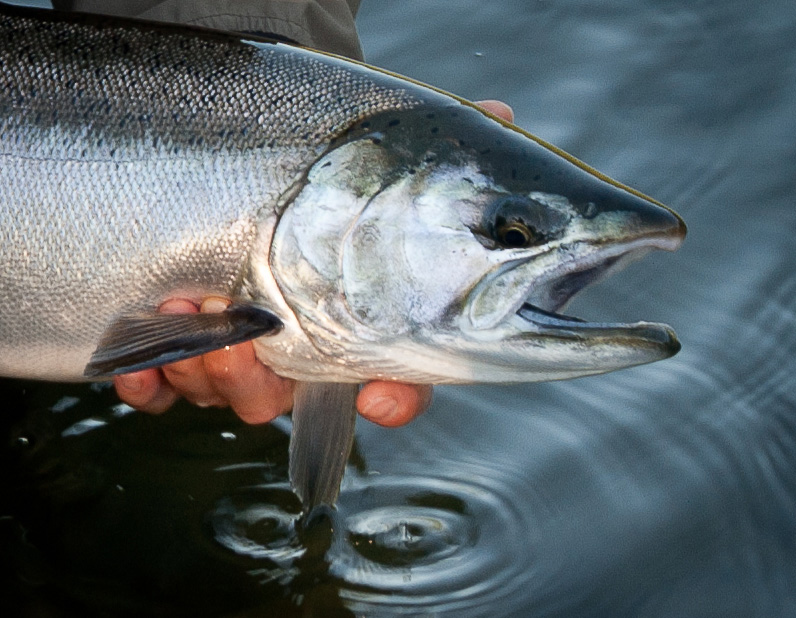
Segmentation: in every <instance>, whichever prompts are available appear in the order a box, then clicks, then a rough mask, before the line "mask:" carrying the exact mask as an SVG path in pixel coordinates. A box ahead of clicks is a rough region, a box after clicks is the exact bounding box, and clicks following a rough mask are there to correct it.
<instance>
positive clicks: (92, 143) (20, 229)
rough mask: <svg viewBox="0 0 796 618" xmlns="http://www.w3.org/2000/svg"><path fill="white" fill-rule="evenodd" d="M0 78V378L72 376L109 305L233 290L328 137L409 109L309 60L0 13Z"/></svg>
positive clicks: (165, 32) (147, 304)
mask: <svg viewBox="0 0 796 618" xmlns="http://www.w3.org/2000/svg"><path fill="white" fill-rule="evenodd" d="M5 10H6V9H4V11H5ZM0 66H2V71H0V160H1V161H2V165H0V186H2V187H3V190H2V202H1V203H0V247H1V249H0V250H2V255H3V259H4V264H5V268H4V269H2V273H1V274H0V289H2V290H3V293H4V296H5V299H4V300H5V301H6V303H9V302H13V304H14V306H15V310H14V311H12V312H9V311H6V312H3V313H2V315H0V333H1V334H2V337H1V338H0V341H1V343H0V373H2V374H4V375H27V374H34V375H38V376H40V377H44V378H50V379H80V377H81V373H80V372H81V371H82V368H83V367H84V366H85V365H86V362H87V361H88V359H89V357H90V355H91V352H92V351H93V349H94V347H95V346H96V343H97V341H98V339H99V337H100V335H101V334H102V332H103V330H104V329H105V328H106V327H107V325H108V322H109V320H110V319H111V318H112V316H113V315H115V314H116V313H118V312H119V311H121V310H122V309H124V310H125V311H136V310H149V309H152V308H153V307H154V306H157V304H159V303H160V302H162V301H164V300H166V299H167V298H169V297H173V296H181V297H188V298H192V299H195V300H200V299H201V298H202V297H204V296H207V295H211V294H217V295H221V296H235V295H236V294H238V293H239V291H240V290H239V288H240V285H241V279H242V276H243V273H244V270H245V268H246V265H247V262H248V259H249V257H250V252H251V248H252V246H253V243H254V241H255V238H256V236H257V234H258V233H263V230H262V227H263V226H262V225H261V224H262V222H263V221H266V220H267V219H268V218H269V217H272V216H273V214H274V209H275V208H276V204H277V202H278V200H279V198H280V196H281V195H282V194H283V193H284V192H285V191H286V190H287V189H288V188H289V187H290V186H291V185H292V184H293V183H295V182H296V181H298V180H299V179H300V178H301V177H302V175H303V174H304V173H305V171H306V169H307V167H308V166H309V165H310V164H311V163H312V161H313V160H315V159H317V157H318V156H319V155H320V154H321V153H322V152H323V151H324V150H325V149H326V147H327V145H328V143H329V140H330V139H331V138H332V137H333V136H334V135H336V134H338V133H340V132H341V131H343V130H344V129H345V128H347V127H349V126H350V125H351V124H352V123H354V122H356V121H357V120H358V119H360V118H363V117H366V116H368V115H371V114H374V113H377V112H379V111H382V110H389V109H402V108H408V107H411V106H412V105H413V104H414V99H413V98H412V96H410V95H409V94H408V93H407V92H405V91H403V90H401V89H396V88H391V87H389V86H385V85H384V84H379V83H376V82H377V81H378V79H376V80H374V79H373V75H377V74H375V72H369V71H368V70H366V69H363V70H361V71H356V72H352V71H350V70H347V69H346V68H344V67H343V66H341V64H340V62H339V61H338V60H337V59H335V58H332V57H327V56H325V55H322V54H317V53H313V52H311V51H308V50H302V49H298V48H293V47H289V46H285V45H278V44H270V43H253V42H247V41H241V40H238V39H236V38H233V37H226V36H223V35H216V34H210V33H204V34H203V33H200V32H195V31H191V30H185V31H180V30H178V29H175V28H168V27H162V28H161V27H153V26H151V25H144V24H142V25H137V24H135V23H132V22H122V23H121V24H119V23H117V22H108V21H105V20H103V19H101V18H97V19H92V18H82V19H74V20H63V19H46V18H44V19H42V18H41V16H38V17H36V18H35V19H33V18H28V17H26V16H24V15H23V16H19V15H16V14H14V13H13V12H11V14H6V15H2V16H0ZM31 213H35V216H31ZM266 233H267V231H266ZM20 345H25V346H26V349H27V350H29V351H30V354H27V355H26V357H27V358H30V359H31V362H32V363H33V366H27V365H26V364H25V363H24V362H21V360H20V359H19V358H14V356H15V350H18V349H19V347H20ZM12 359H13V360H12Z"/></svg>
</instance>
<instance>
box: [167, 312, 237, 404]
mask: <svg viewBox="0 0 796 618" xmlns="http://www.w3.org/2000/svg"><path fill="white" fill-rule="evenodd" d="M159 311H160V312H161V313H197V312H198V311H199V309H198V308H197V307H196V305H194V304H193V303H191V302H189V301H187V300H182V299H175V300H169V301H167V302H165V303H163V305H161V307H160V309H159ZM163 376H164V377H165V379H166V380H167V381H168V383H169V384H171V386H172V388H173V389H174V390H175V391H176V392H177V393H179V394H180V395H182V396H183V397H185V398H186V399H187V400H188V401H190V402H191V403H193V404H196V405H198V406H202V407H207V406H224V405H226V401H225V400H224V399H223V398H221V397H219V395H218V393H216V391H215V389H214V388H213V385H212V384H211V382H210V380H208V379H207V373H206V372H205V366H204V362H203V361H202V357H201V356H196V357H194V358H188V359H185V360H182V361H179V362H176V363H171V364H170V365H165V366H164V367H163Z"/></svg>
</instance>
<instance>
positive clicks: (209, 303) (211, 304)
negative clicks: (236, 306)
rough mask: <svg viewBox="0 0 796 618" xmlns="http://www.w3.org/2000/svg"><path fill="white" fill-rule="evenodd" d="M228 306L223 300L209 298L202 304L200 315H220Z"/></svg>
mask: <svg viewBox="0 0 796 618" xmlns="http://www.w3.org/2000/svg"><path fill="white" fill-rule="evenodd" d="M228 306H229V303H228V302H227V301H226V300H224V299H223V298H218V297H215V296H214V297H211V298H207V299H205V301H204V302H203V303H202V313H221V312H222V311H224V310H225V309H226V308H227V307H228Z"/></svg>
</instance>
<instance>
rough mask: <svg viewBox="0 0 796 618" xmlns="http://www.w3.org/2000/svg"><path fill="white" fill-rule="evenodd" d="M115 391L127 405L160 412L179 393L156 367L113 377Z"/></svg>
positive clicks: (175, 398) (168, 406)
mask: <svg viewBox="0 0 796 618" xmlns="http://www.w3.org/2000/svg"><path fill="white" fill-rule="evenodd" d="M113 385H114V386H115V387H116V393H117V394H118V395H119V399H121V400H122V401H123V402H124V403H126V404H127V405H128V406H131V407H133V408H135V409H136V410H141V411H142V412H148V413H150V414H161V413H163V412H165V411H166V410H168V409H169V408H170V407H171V406H172V405H173V404H174V402H175V401H177V399H179V395H178V394H177V391H175V390H174V389H173V388H172V387H171V385H170V384H169V383H168V382H167V381H166V380H165V379H164V377H163V375H162V374H161V373H160V371H159V370H158V369H147V370H146V371H137V372H135V373H128V374H125V375H122V376H116V377H115V378H114V379H113Z"/></svg>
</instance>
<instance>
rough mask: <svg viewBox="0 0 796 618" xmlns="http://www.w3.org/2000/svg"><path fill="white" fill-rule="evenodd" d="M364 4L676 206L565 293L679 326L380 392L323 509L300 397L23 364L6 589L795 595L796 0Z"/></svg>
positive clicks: (50, 606)
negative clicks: (266, 414) (186, 389)
mask: <svg viewBox="0 0 796 618" xmlns="http://www.w3.org/2000/svg"><path fill="white" fill-rule="evenodd" d="M363 4H364V6H363V13H362V20H361V25H362V29H363V35H364V43H365V48H366V50H369V52H370V53H369V57H370V60H371V61H373V62H375V63H377V64H380V65H383V66H387V67H388V68H392V69H396V70H398V71H400V72H404V73H408V74H410V75H412V76H414V77H417V78H420V79H423V80H426V81H429V82H431V83H434V84H436V85H439V86H441V87H443V88H447V89H449V90H453V91H455V92H458V93H460V94H463V95H465V96H468V97H472V98H487V97H495V98H501V99H504V100H506V101H507V102H509V103H511V104H512V105H513V106H514V108H515V111H516V113H517V119H518V122H519V123H520V124H521V125H523V126H524V127H526V128H528V129H530V130H532V131H534V132H536V133H537V134H539V135H540V136H541V137H543V138H546V139H549V140H551V141H553V142H555V143H557V144H559V145H561V146H563V147H565V148H567V149H569V150H570V151H572V152H573V153H574V154H576V155H578V156H580V157H582V158H583V159H585V160H587V161H588V162H589V163H591V164H593V165H595V166H596V167H598V168H599V169H601V170H602V171H605V172H607V173H609V174H611V175H613V176H615V177H617V178H618V179H619V180H622V181H625V182H628V183H629V184H631V185H633V186H636V187H638V188H640V189H641V190H643V191H645V192H647V193H650V194H652V195H654V196H655V197H656V198H658V199H661V200H662V201H664V202H665V203H668V204H670V205H671V206H673V207H674V208H675V209H677V210H678V211H679V212H680V213H681V214H682V215H683V216H684V218H685V219H686V221H687V222H688V224H689V230H690V231H689V237H688V239H687V241H686V244H685V246H684V247H683V248H682V249H681V250H680V251H679V252H678V253H677V254H674V255H656V256H650V257H649V258H647V260H646V261H645V262H643V263H641V264H638V265H636V266H634V267H633V268H631V269H630V270H628V271H627V272H625V273H622V274H621V275H619V276H618V277H616V278H614V279H612V280H610V281H608V282H606V283H604V284H602V285H601V286H600V287H599V291H598V290H594V292H593V293H590V294H588V295H587V296H586V297H584V298H583V299H580V300H579V301H578V304H577V305H576V306H575V307H574V308H573V309H572V312H573V313H575V314H576V315H582V316H584V317H592V318H596V319H601V318H602V317H604V318H606V319H610V320H631V321H632V320H636V319H639V318H644V319H654V320H659V321H665V322H668V323H671V324H672V325H673V326H674V327H675V328H676V329H677V331H678V333H679V335H680V337H681V339H682V341H683V344H684V347H683V351H682V352H681V353H680V354H679V355H678V356H677V357H675V358H674V359H671V360H669V361H666V362H663V363H658V364H655V365H652V366H649V367H642V368H637V369H633V370H629V371H625V372H621V373H617V374H612V375H609V376H602V377H597V378H589V379H584V380H578V381H574V382H567V383H559V384H544V385H536V386H516V387H468V388H440V389H438V391H437V397H436V401H435V404H434V407H433V409H432V410H431V411H430V412H429V414H427V415H426V416H425V417H424V418H422V419H420V420H419V421H417V422H416V423H414V424H413V425H412V426H410V427H407V428H403V429H399V430H392V431H390V430H384V429H380V428H376V427H374V426H371V425H369V424H367V423H364V422H360V424H359V428H358V435H357V453H356V454H355V457H354V458H352V464H351V466H349V471H348V474H347V477H346V479H345V481H344V487H343V492H342V495H341V499H340V504H339V509H338V510H336V511H328V512H326V513H322V514H320V515H319V516H318V517H317V518H315V519H314V520H313V521H311V522H304V521H302V520H300V518H299V509H300V507H299V504H298V502H297V501H296V499H295V497H294V496H293V495H292V494H291V493H290V492H289V491H288V488H287V483H286V474H287V444H288V439H287V427H288V423H287V421H284V420H283V421H280V422H277V423H275V424H273V425H270V426H265V427H248V426H245V425H243V424H242V423H240V422H239V421H237V420H236V419H235V418H234V417H232V416H231V415H229V414H228V413H226V412H223V411H215V410H201V409H196V408H191V407H189V406H184V405H183V406H178V407H177V408H176V409H175V410H173V411H171V412H169V414H166V415H164V416H161V417H147V416H144V415H141V414H137V413H134V412H132V411H131V410H130V409H129V408H127V407H126V406H122V405H119V403H118V401H117V400H116V399H115V397H114V395H113V393H112V392H111V391H109V390H108V389H107V388H104V387H88V386H45V385H40V384H32V383H19V382H14V381H5V382H3V383H2V385H0V392H1V393H2V398H3V401H4V407H5V410H4V415H3V416H2V418H0V422H2V427H3V431H2V434H0V435H2V442H1V443H0V444H2V449H0V457H1V458H2V462H0V463H2V467H0V482H1V483H2V485H1V486H2V492H0V556H1V557H2V559H1V560H0V581H1V582H2V584H0V599H2V603H4V604H5V605H7V606H8V607H3V608H2V609H3V610H4V611H3V612H2V615H3V616H5V615H20V614H21V613H22V612H23V608H25V611H26V612H27V613H26V614H25V615H31V616H59V615H62V616H88V615H95V614H101V615H132V616H140V615H158V616H181V615H185V616H188V615H190V616H236V617H237V616H262V615H279V616H291V615H323V616H336V615H366V616H367V615H374V616H389V615H418V614H421V615H422V614H424V613H425V614H431V615H439V616H457V617H458V616H484V615H490V616H492V615H495V616H535V615H539V616H542V615H544V616H572V615H578V616H638V615H644V616H662V617H663V616H717V617H718V616H722V617H724V616H738V617H747V616H760V617H773V616H792V615H796V377H794V376H796V268H794V264H796V243H794V240H793V239H794V236H795V235H796V208H794V204H793V195H794V194H795V193H796V191H795V190H796V186H794V184H795V183H794V174H793V169H792V168H793V161H794V160H796V137H794V136H796V113H794V112H796V47H794V45H793V41H794V40H796V9H794V7H793V5H792V3H790V2H786V1H785V0H769V1H765V2H759V3H746V2H740V1H738V0H731V1H729V2H722V3H718V2H714V3H711V2H702V3H693V2H686V1H685V0H673V1H671V2H666V3H660V2H637V1H636V2H631V1H630V0H610V1H607V2H600V3H597V4H595V3H590V2H585V0H578V1H576V2H569V3H560V2H559V3H557V2H535V3H528V2H526V1H523V2H518V1H516V0H513V1H510V0H505V1H499V2H491V3H484V2H481V1H480V0H460V2H457V3H456V9H455V10H452V9H451V4H450V3H448V2H444V1H443V0H423V1H422V2H421V1H420V0H400V1H399V0H382V1H381V2H369V3H367V2H366V3H363Z"/></svg>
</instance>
